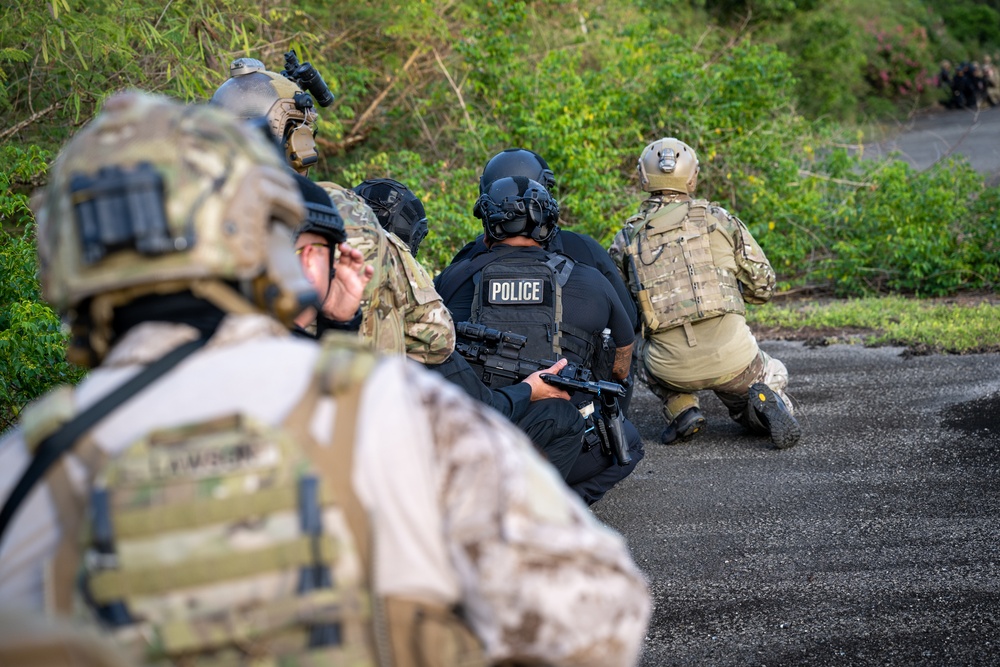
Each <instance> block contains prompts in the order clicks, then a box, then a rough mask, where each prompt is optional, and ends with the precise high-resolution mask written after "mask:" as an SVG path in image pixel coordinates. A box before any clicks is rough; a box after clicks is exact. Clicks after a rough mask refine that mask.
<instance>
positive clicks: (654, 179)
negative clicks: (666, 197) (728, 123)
mask: <svg viewBox="0 0 1000 667" xmlns="http://www.w3.org/2000/svg"><path fill="white" fill-rule="evenodd" d="M637 171H638V172H639V182H640V184H641V185H642V189H643V190H645V191H646V192H661V191H664V190H670V191H673V192H683V193H686V194H693V193H694V190H695V188H696V187H697V186H698V156H697V155H695V152H694V149H693V148H691V147H690V146H688V145H687V144H686V143H684V142H683V141H680V140H679V139H674V138H673V137H666V138H664V139H659V140H657V141H654V142H653V143H651V144H650V145H648V146H646V148H645V150H643V151H642V155H640V156H639V165H638V167H637Z"/></svg>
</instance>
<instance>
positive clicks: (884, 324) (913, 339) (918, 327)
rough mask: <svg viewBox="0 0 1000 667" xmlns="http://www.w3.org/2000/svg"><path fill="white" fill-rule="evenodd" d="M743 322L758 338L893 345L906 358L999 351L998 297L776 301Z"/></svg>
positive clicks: (816, 343)
mask: <svg viewBox="0 0 1000 667" xmlns="http://www.w3.org/2000/svg"><path fill="white" fill-rule="evenodd" d="M747 323H748V324H749V325H750V328H751V329H752V330H753V331H754V333H755V334H756V336H757V337H758V338H760V339H765V340H767V339H772V340H773V339H779V340H780V339H783V340H800V341H806V342H807V343H809V344H811V345H833V344H838V343H848V344H860V345H867V346H872V347H874V346H886V345H890V346H898V347H903V348H906V354H933V353H947V354H972V353H982V352H1000V331H998V329H1000V298H998V297H997V295H995V294H994V295H982V296H971V295H966V296H963V297H962V298H960V299H912V298H906V297H901V296H881V297H864V298H852V299H845V300H831V299H824V300H782V299H779V300H778V301H777V302H773V303H770V304H768V305H766V306H760V307H752V308H751V309H750V312H749V313H748V314H747Z"/></svg>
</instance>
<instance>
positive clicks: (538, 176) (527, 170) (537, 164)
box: [479, 148, 556, 194]
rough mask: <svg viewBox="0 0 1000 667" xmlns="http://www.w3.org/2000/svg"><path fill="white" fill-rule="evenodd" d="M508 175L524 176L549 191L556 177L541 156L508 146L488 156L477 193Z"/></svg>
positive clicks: (484, 190) (483, 191) (482, 191)
mask: <svg viewBox="0 0 1000 667" xmlns="http://www.w3.org/2000/svg"><path fill="white" fill-rule="evenodd" d="M508 176H524V177H525V178H530V179H531V180H533V181H538V182H539V183H541V184H542V185H543V186H544V187H545V189H546V190H549V191H551V190H552V188H554V187H555V185H556V179H555V177H554V176H553V175H552V170H551V169H549V165H548V163H547V162H546V161H545V160H544V159H542V156H541V155H539V154H538V153H535V152H534V151H529V150H528V149H526V148H508V149H507V150H504V151H501V152H499V153H497V154H496V155H494V156H493V157H491V158H490V161H489V162H487V163H486V166H485V167H484V168H483V175H482V176H480V177H479V194H483V193H485V192H487V191H488V190H489V189H490V186H491V185H492V184H493V182H494V181H496V180H497V179H500V178H505V177H508Z"/></svg>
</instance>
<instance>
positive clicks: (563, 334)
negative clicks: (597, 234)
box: [470, 253, 596, 368]
mask: <svg viewBox="0 0 1000 667" xmlns="http://www.w3.org/2000/svg"><path fill="white" fill-rule="evenodd" d="M545 257H546V259H545V260H544V261H542V260H541V259H539V258H538V257H518V256H512V255H510V254H506V253H505V254H503V255H499V256H498V257H497V258H496V260H500V261H496V260H494V261H492V262H490V263H489V264H487V265H486V266H484V267H483V269H482V270H481V271H479V272H478V273H476V274H475V276H474V277H473V282H474V284H475V286H476V288H475V295H474V297H473V301H472V315H471V318H470V321H472V322H474V323H477V324H483V325H486V326H488V327H491V328H494V329H499V330H501V331H513V332H514V333H517V334H520V335H522V336H526V337H527V339H528V341H527V343H526V344H525V346H524V348H523V350H522V352H521V358H522V359H530V360H533V361H544V360H551V361H555V360H556V359H559V358H561V357H563V356H565V357H566V358H567V359H569V360H570V361H571V362H576V363H579V364H582V365H583V366H585V367H587V368H591V367H592V365H593V363H594V354H595V350H596V341H595V336H594V335H593V333H592V332H585V331H582V330H580V329H577V328H575V327H573V326H572V325H568V324H566V323H565V322H564V321H563V320H564V313H563V303H562V288H563V286H564V285H565V284H566V282H567V281H568V280H569V277H570V274H571V273H572V271H573V267H574V266H575V264H574V262H573V260H571V259H569V258H568V257H565V256H563V255H557V254H555V253H547V254H546V255H545Z"/></svg>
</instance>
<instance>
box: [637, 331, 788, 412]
mask: <svg viewBox="0 0 1000 667" xmlns="http://www.w3.org/2000/svg"><path fill="white" fill-rule="evenodd" d="M637 367H638V368H639V369H640V370H641V373H642V375H643V376H644V377H641V378H640V379H642V380H644V381H645V382H646V385H647V386H648V387H649V388H650V390H651V391H652V392H653V393H654V394H655V395H656V396H657V397H658V398H659V399H660V400H661V401H663V418H664V419H666V420H667V423H668V424H669V423H671V422H673V420H674V419H676V418H677V416H678V415H680V414H681V413H682V412H684V411H685V410H687V409H689V408H697V407H699V406H700V402H699V399H698V396H697V394H695V392H697V391H703V390H711V391H713V392H715V395H716V396H718V397H719V400H721V401H722V403H723V404H724V405H725V406H726V408H728V409H729V416H730V417H732V419H733V420H734V421H736V422H738V423H740V424H742V425H743V426H746V427H747V428H750V429H752V430H757V429H756V425H755V424H754V423H750V421H749V420H748V419H747V415H746V412H747V392H748V391H749V389H750V385H752V384H754V383H757V382H763V383H764V384H766V385H767V386H768V387H770V388H771V389H772V390H773V391H774V393H775V394H777V395H778V396H780V397H781V400H782V401H784V402H785V406H786V407H787V408H788V411H789V412H790V413H793V414H794V411H795V408H794V407H793V406H792V402H791V401H790V400H789V398H788V396H787V395H786V394H785V388H786V387H788V369H787V368H786V367H785V364H783V363H782V362H781V361H780V360H778V359H775V358H774V357H772V356H770V355H769V354H768V353H767V352H764V351H763V350H759V351H758V352H757V356H756V357H754V359H753V361H751V362H750V364H749V365H748V366H747V367H746V368H744V369H743V370H742V371H740V372H738V373H730V374H729V375H723V376H721V377H717V378H711V379H708V380H699V381H697V382H692V383H686V384H673V383H668V382H664V381H663V380H660V379H658V378H656V377H653V375H652V374H651V373H650V372H649V371H648V370H647V369H646V368H645V365H644V364H643V363H641V362H640V363H638V364H637Z"/></svg>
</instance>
